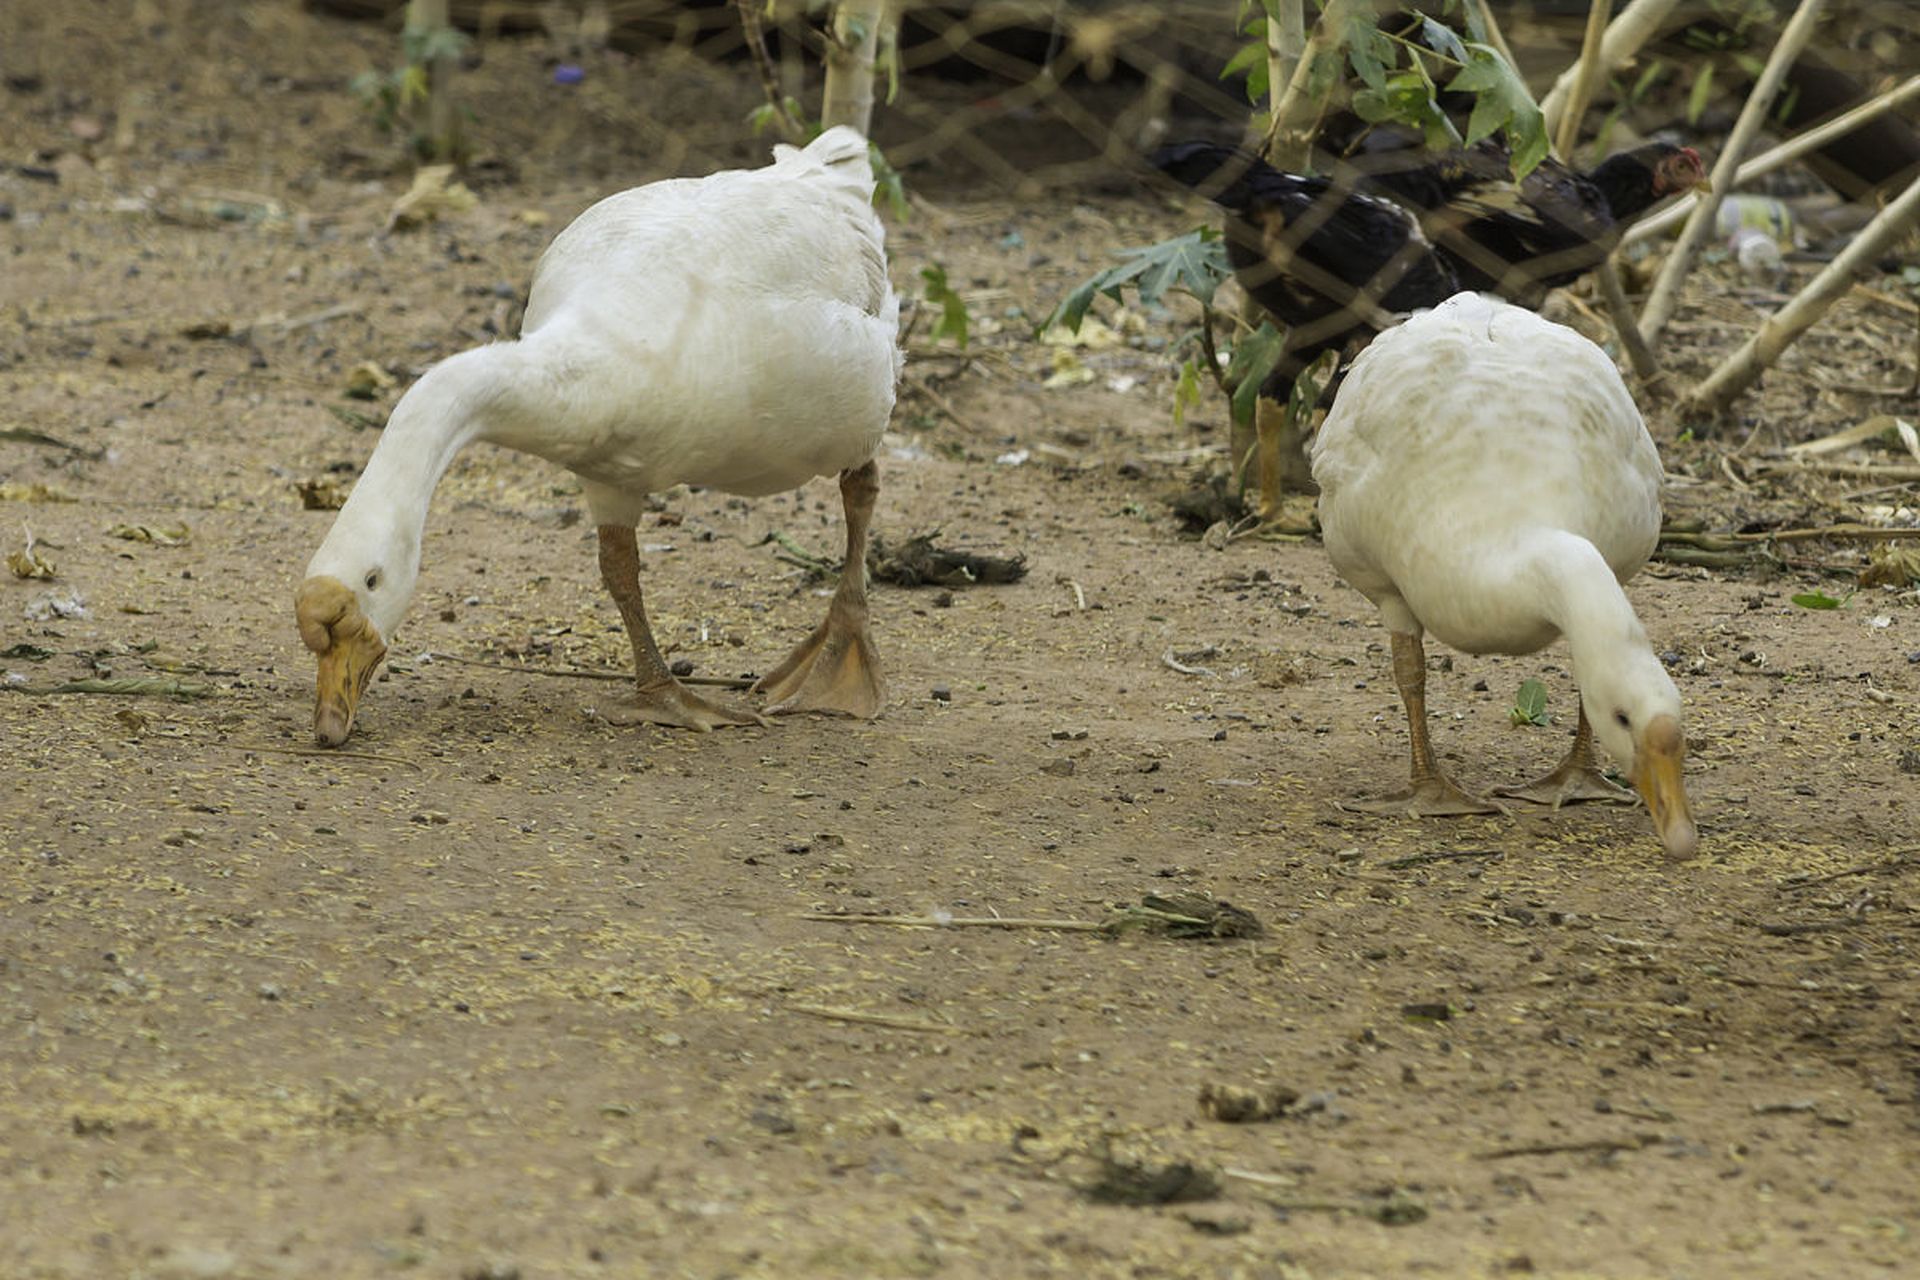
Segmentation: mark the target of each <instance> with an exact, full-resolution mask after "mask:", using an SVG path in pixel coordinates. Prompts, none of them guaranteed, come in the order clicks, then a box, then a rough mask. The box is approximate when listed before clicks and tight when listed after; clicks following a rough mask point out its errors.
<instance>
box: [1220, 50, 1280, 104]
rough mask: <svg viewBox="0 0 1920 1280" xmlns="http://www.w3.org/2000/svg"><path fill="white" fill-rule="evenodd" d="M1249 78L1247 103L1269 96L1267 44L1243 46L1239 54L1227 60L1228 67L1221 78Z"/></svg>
mask: <svg viewBox="0 0 1920 1280" xmlns="http://www.w3.org/2000/svg"><path fill="white" fill-rule="evenodd" d="M1237 75H1245V76H1246V78H1247V101H1248V102H1259V101H1260V100H1261V99H1262V98H1264V97H1266V96H1267V90H1268V88H1269V86H1268V84H1267V46H1266V45H1265V44H1243V45H1241V46H1240V49H1239V52H1237V53H1235V54H1234V55H1233V57H1231V58H1229V59H1227V65H1226V66H1225V67H1224V68H1222V69H1221V72H1220V78H1221V79H1222V80H1230V79H1232V78H1233V77H1234V76H1237Z"/></svg>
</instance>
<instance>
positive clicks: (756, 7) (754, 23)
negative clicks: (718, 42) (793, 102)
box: [734, 0, 807, 144]
mask: <svg viewBox="0 0 1920 1280" xmlns="http://www.w3.org/2000/svg"><path fill="white" fill-rule="evenodd" d="M734 4H735V7H737V8H738V9H739V10H740V30H741V32H742V33H743V34H744V35H745V37H746V45H747V53H748V55H749V57H750V58H751V60H752V62H753V69H754V70H755V71H757V72H759V73H760V89H761V91H762V92H763V93H765V94H766V95H767V106H768V107H770V108H772V111H773V121H774V126H775V127H776V128H777V129H779V131H780V136H781V137H782V138H784V139H786V140H787V141H788V142H791V143H795V144H799V143H801V142H804V141H806V137H807V131H806V128H805V126H803V125H802V124H801V123H800V122H799V121H798V120H796V119H794V116H793V112H791V111H789V110H787V95H786V94H784V93H781V92H780V78H779V76H777V75H775V74H774V70H773V59H772V57H770V56H769V55H768V53H767V33H766V31H765V30H764V29H763V28H762V27H761V25H760V0H734Z"/></svg>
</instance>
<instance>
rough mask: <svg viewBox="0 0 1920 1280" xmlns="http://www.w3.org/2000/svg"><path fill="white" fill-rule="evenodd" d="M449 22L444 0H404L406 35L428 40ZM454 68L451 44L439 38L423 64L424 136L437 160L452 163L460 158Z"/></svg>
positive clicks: (428, 149)
mask: <svg viewBox="0 0 1920 1280" xmlns="http://www.w3.org/2000/svg"><path fill="white" fill-rule="evenodd" d="M451 26H452V21H451V19H450V18H449V17H448V12H447V0H407V36H408V37H410V38H412V39H416V40H427V39H428V38H430V37H432V36H433V35H435V34H436V33H439V32H444V31H447V30H449V29H450V28H451ZM453 68H454V57H453V52H452V47H451V45H450V44H448V43H447V42H445V41H442V42H440V44H439V47H438V48H437V49H436V50H435V52H434V54H433V56H432V57H431V58H429V59H428V60H427V68H426V69H427V127H426V130H425V137H426V142H427V151H428V156H429V158H431V159H432V160H433V161H434V163H436V164H451V163H453V162H454V161H456V160H457V159H458V158H459V152H460V138H459V129H460V125H459V119H458V117H457V116H456V115H455V113H454V110H453Z"/></svg>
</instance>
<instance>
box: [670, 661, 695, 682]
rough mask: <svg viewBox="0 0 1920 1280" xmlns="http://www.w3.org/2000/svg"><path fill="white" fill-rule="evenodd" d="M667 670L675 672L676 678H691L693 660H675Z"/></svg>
mask: <svg viewBox="0 0 1920 1280" xmlns="http://www.w3.org/2000/svg"><path fill="white" fill-rule="evenodd" d="M667 670H669V671H671V672H673V674H674V675H675V676H676V677H682V678H684V677H686V676H690V675H692V674H693V659H692V658H675V659H674V660H673V665H672V666H670V667H668V668H667Z"/></svg>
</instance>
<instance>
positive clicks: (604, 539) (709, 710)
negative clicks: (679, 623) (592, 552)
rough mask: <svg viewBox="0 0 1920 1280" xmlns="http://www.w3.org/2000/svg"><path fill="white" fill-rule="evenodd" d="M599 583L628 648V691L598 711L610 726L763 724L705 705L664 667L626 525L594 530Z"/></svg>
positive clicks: (751, 715)
mask: <svg viewBox="0 0 1920 1280" xmlns="http://www.w3.org/2000/svg"><path fill="white" fill-rule="evenodd" d="M600 579H601V581H602V582H604V583H605V584H606V587H607V594H608V595H610V596H612V597H613V602H614V603H615V604H616V605H618V606H619V607H620V620H621V621H622V622H624V623H626V626H627V639H628V640H629V641H631V642H632V644H633V669H634V675H635V680H636V688H635V690H634V692H633V693H632V694H630V695H628V696H627V697H624V698H616V699H607V700H604V701H603V702H602V703H601V705H600V707H599V711H600V714H601V716H602V717H604V718H605V719H606V720H607V721H608V722H610V723H612V724H621V725H626V724H664V725H671V726H674V727H676V728H681V729H692V730H694V731H695V732H696V733H705V732H707V731H708V730H709V729H717V728H720V727H722V726H725V725H732V724H765V723H766V721H764V720H762V719H761V718H760V717H759V716H757V715H755V714H754V713H753V712H751V711H735V710H733V709H731V708H728V707H722V706H718V705H716V704H714V703H711V702H708V701H707V700H706V699H705V698H702V697H701V696H700V695H699V694H697V693H694V692H693V691H692V690H691V689H688V688H687V687H686V686H685V685H683V684H681V683H680V682H679V681H678V680H675V679H674V678H673V672H671V671H669V670H668V669H667V663H666V659H665V658H663V657H661V656H660V646H659V645H657V644H655V643H654V640H653V628H652V627H650V626H648V625H647V609H646V605H645V603H644V602H643V601H642V599H641V595H640V547H639V544H638V543H637V542H636V541H635V539H634V533H633V527H632V526H631V525H612V524H603V525H601V526H600Z"/></svg>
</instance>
